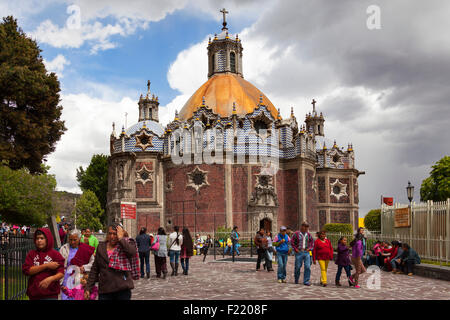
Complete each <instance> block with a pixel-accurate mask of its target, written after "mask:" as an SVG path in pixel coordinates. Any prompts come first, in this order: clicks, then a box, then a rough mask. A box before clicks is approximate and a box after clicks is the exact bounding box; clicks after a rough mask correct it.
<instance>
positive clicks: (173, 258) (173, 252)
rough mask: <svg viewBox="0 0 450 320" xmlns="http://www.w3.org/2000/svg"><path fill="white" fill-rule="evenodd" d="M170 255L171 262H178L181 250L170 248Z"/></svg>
mask: <svg viewBox="0 0 450 320" xmlns="http://www.w3.org/2000/svg"><path fill="white" fill-rule="evenodd" d="M169 257H170V262H171V263H178V259H179V258H180V251H179V250H177V251H176V250H169Z"/></svg>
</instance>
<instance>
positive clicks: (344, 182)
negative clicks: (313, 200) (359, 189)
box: [330, 178, 350, 203]
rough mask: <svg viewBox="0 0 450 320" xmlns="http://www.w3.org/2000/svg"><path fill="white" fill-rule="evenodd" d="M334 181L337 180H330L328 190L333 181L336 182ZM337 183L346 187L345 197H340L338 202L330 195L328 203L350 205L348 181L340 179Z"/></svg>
mask: <svg viewBox="0 0 450 320" xmlns="http://www.w3.org/2000/svg"><path fill="white" fill-rule="evenodd" d="M336 179H337V178H330V188H331V184H332V183H333V182H334V181H336ZM339 182H340V183H343V184H346V185H347V188H346V193H347V196H343V197H340V198H339V200H338V199H337V198H336V197H335V196H334V195H332V194H330V202H331V203H350V197H349V196H350V184H349V179H348V178H345V179H342V178H340V179H339Z"/></svg>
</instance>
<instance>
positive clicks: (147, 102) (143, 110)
mask: <svg viewBox="0 0 450 320" xmlns="http://www.w3.org/2000/svg"><path fill="white" fill-rule="evenodd" d="M138 105H139V121H144V120H153V121H155V122H158V106H159V102H158V97H157V96H155V95H154V94H153V95H152V96H150V80H148V82H147V95H146V96H145V98H144V97H143V96H142V94H141V97H140V99H139V102H138Z"/></svg>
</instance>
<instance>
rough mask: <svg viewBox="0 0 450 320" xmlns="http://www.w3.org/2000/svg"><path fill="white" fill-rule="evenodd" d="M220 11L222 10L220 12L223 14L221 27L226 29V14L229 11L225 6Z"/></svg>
mask: <svg viewBox="0 0 450 320" xmlns="http://www.w3.org/2000/svg"><path fill="white" fill-rule="evenodd" d="M220 12H222V14H223V23H222V24H223V28H222V30H228V28H227V17H226V14H227V13H229V12H228V11H227V10H226V9H225V8H223V9H222V10H220Z"/></svg>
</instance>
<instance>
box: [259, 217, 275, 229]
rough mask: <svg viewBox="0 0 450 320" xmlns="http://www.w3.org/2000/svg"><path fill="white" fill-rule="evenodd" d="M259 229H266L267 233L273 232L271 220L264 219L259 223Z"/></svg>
mask: <svg viewBox="0 0 450 320" xmlns="http://www.w3.org/2000/svg"><path fill="white" fill-rule="evenodd" d="M259 228H260V229H264V230H265V231H266V232H267V231H270V232H272V220H270V219H269V218H264V219H262V220H260V221H259Z"/></svg>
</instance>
